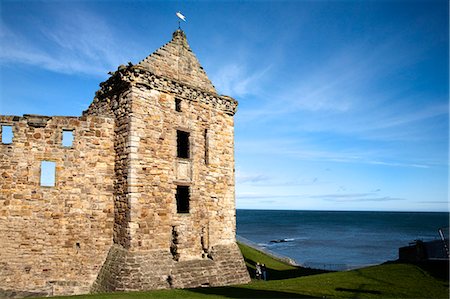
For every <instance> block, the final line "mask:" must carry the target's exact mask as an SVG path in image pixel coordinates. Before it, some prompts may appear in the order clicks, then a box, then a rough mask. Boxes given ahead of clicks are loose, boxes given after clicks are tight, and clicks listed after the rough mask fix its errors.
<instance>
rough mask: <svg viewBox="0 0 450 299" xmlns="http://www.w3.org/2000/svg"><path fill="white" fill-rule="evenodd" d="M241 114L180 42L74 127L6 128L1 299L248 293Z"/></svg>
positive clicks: (30, 124)
mask: <svg viewBox="0 0 450 299" xmlns="http://www.w3.org/2000/svg"><path fill="white" fill-rule="evenodd" d="M236 108H237V102H236V101H235V100H234V99H232V98H231V97H228V96H223V95H218V94H217V91H216V89H215V88H214V86H213V85H212V83H211V82H210V80H209V79H208V77H207V75H206V73H205V71H204V70H203V68H202V67H201V66H200V64H199V62H198V60H197V58H196V57H195V55H194V53H193V52H192V51H191V49H190V47H189V45H188V43H187V40H186V36H185V34H184V32H183V31H182V30H180V29H179V30H177V31H175V32H174V33H173V38H172V40H171V41H170V42H169V43H167V44H165V45H164V46H162V47H161V48H160V49H158V50H157V51H156V52H154V53H153V54H151V55H150V56H148V57H147V58H145V59H144V60H142V61H141V62H139V63H138V64H136V65H132V64H131V63H130V64H128V65H127V66H120V67H119V68H118V69H117V71H116V72H114V73H113V74H112V75H111V76H110V78H109V79H108V80H107V81H105V82H103V83H101V84H100V90H98V91H97V93H96V95H95V98H94V100H93V102H92V103H91V105H90V106H89V108H88V109H87V110H86V111H84V112H83V115H82V116H80V117H62V116H52V117H48V116H39V115H23V116H0V128H1V130H2V132H1V134H0V135H1V136H2V138H3V139H2V140H0V141H1V142H0V297H1V294H6V295H7V294H10V295H11V294H16V295H17V294H20V293H21V294H34V295H41V296H52V295H68V294H83V293H89V292H111V291H135V290H136V291H137V290H150V289H164V288H187V287H199V286H221V285H230V284H239V283H247V282H248V281H249V280H250V278H249V275H248V273H247V270H246V267H245V263H244V260H243V258H242V255H241V253H240V251H239V248H238V246H237V244H236V240H235V226H236V223H235V219H236V215H235V194H234V192H235V181H234V120H233V116H234V114H235V112H236ZM7 131H10V132H11V133H12V138H9V137H6V136H7V135H6V134H5V132H7ZM7 139H11V140H7Z"/></svg>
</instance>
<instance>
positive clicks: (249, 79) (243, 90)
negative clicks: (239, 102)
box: [211, 63, 272, 97]
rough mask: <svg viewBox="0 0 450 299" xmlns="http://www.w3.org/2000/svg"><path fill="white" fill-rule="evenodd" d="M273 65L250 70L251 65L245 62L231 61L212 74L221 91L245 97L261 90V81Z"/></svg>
mask: <svg viewBox="0 0 450 299" xmlns="http://www.w3.org/2000/svg"><path fill="white" fill-rule="evenodd" d="M271 67H272V66H271V65H268V66H265V67H262V68H259V69H256V70H255V71H250V67H247V66H246V65H245V64H243V63H242V64H238V63H231V64H227V65H224V66H222V67H221V68H220V69H219V70H218V71H217V72H216V73H214V74H212V75H211V78H212V81H213V82H214V84H215V86H216V87H217V89H218V90H219V92H220V93H223V94H226V95H230V96H233V97H243V96H245V95H249V94H256V93H258V92H259V90H260V88H261V82H262V81H263V79H264V76H266V75H267V73H268V72H269V70H270V68H271Z"/></svg>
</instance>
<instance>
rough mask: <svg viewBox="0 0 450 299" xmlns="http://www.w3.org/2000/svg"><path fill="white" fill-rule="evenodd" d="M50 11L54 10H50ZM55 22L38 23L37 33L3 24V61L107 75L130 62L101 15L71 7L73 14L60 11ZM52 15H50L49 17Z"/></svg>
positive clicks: (72, 72)
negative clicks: (26, 32) (24, 32)
mask: <svg viewBox="0 0 450 299" xmlns="http://www.w3.org/2000/svg"><path fill="white" fill-rule="evenodd" d="M49 13H50V14H51V12H49ZM50 16H51V19H52V21H53V22H54V23H52V22H47V23H43V22H42V23H39V24H38V25H37V26H36V28H35V34H34V36H32V37H31V36H30V35H27V38H25V34H22V33H21V32H20V31H18V30H17V29H12V28H8V26H7V25H6V24H3V26H2V27H3V29H2V32H1V34H0V42H1V43H2V51H1V54H0V61H1V63H3V64H8V63H15V64H17V63H22V64H28V65H33V66H37V67H40V68H44V69H47V70H50V71H54V72H60V73H66V74H77V73H78V74H88V75H94V76H105V74H106V73H107V72H108V71H109V70H113V69H115V68H116V66H117V65H119V64H123V63H126V62H127V60H126V59H127V58H126V57H129V56H130V55H127V53H124V51H123V49H126V48H124V47H123V45H121V43H120V42H119V41H118V40H116V39H115V38H114V34H113V29H112V28H113V26H112V24H108V23H107V22H106V21H105V20H104V19H102V17H101V16H98V15H94V14H92V13H90V12H87V11H80V10H77V9H75V10H72V11H71V13H70V17H68V16H67V15H66V14H65V13H64V14H63V12H61V11H58V12H57V13H55V14H54V15H53V14H51V15H50ZM50 16H49V18H50Z"/></svg>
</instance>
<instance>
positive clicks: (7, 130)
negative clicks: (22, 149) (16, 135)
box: [2, 126, 13, 144]
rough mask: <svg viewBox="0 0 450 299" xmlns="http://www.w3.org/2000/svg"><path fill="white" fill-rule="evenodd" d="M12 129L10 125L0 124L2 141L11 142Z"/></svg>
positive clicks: (4, 142)
mask: <svg viewBox="0 0 450 299" xmlns="http://www.w3.org/2000/svg"><path fill="white" fill-rule="evenodd" d="M12 139H13V131H12V126H2V143H3V144H8V143H12Z"/></svg>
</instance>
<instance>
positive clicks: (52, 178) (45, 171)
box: [41, 161, 56, 187]
mask: <svg viewBox="0 0 450 299" xmlns="http://www.w3.org/2000/svg"><path fill="white" fill-rule="evenodd" d="M55 182H56V162H52V161H41V186H43V187H55Z"/></svg>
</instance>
